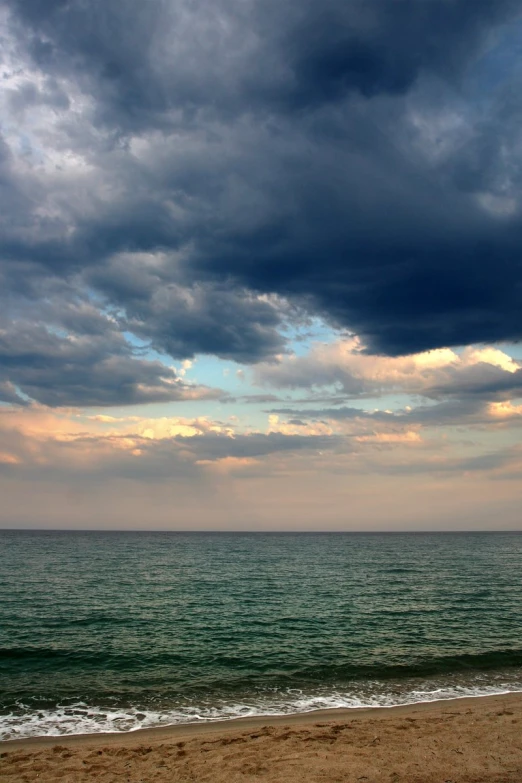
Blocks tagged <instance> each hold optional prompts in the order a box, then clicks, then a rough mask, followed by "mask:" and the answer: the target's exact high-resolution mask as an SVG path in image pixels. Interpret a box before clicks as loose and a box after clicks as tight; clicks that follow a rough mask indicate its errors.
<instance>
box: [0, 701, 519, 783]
mask: <svg viewBox="0 0 522 783" xmlns="http://www.w3.org/2000/svg"><path fill="white" fill-rule="evenodd" d="M521 729H522V694H518V693H517V694H507V695H505V696H490V697H482V698H475V699H456V700H451V701H442V702H433V703H431V704H419V705H412V706H407V707H396V708H391V709H386V708H382V709H381V708H379V709H364V710H332V711H321V712H314V713H308V714H305V715H293V716H285V717H281V718H263V717H260V718H250V719H241V720H236V721H228V722H223V723H210V724H209V723H206V724H198V725H185V726H176V727H171V728H159V729H148V730H142V731H137V732H132V733H128V734H104V735H100V734H98V735H88V736H85V735H84V736H70V737H60V738H56V737H47V738H35V739H30V740H14V741H10V742H4V743H1V744H0V781H2V783H3V782H4V781H6V782H7V781H9V783H14V782H15V781H17V783H18V781H39V783H48V782H49V783H50V782H51V781H62V783H81V782H83V781H92V780H97V781H102V782H103V783H116V781H122V782H123V783H151V781H157V783H167V782H169V783H170V782H173V781H176V782H177V781H180V783H181V782H184V781H213V783H221V782H223V783H225V781H226V783H235V781H250V780H252V781H253V780H264V781H267V783H272V781H274V782H275V781H278V782H279V781H289V783H292V782H293V781H296V782H297V781H347V782H348V781H362V783H382V781H391V782H392V783H393V782H396V783H399V782H400V783H421V781H422V783H493V782H495V783H511V781H512V782H513V783H515V781H516V783H520V781H522V732H521Z"/></svg>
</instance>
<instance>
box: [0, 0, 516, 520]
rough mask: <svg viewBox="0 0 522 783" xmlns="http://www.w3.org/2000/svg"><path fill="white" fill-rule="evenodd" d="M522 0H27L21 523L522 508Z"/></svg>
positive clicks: (2, 345) (16, 417)
mask: <svg viewBox="0 0 522 783" xmlns="http://www.w3.org/2000/svg"><path fill="white" fill-rule="evenodd" d="M521 34H522V0H495V2H491V0H473V2H469V0H288V2H284V3H282V2H280V0H199V2H197V3H194V2H192V0H149V2H146V3H144V2H143V1H142V0H89V2H85V0H0V74H1V90H0V498H1V503H0V527H4V528H82V529H83V528H94V529H119V528H128V529H156V530H180V529H181V530H211V529H219V530H347V531H350V530H362V531H364V530H487V529H513V530H520V529H522V511H521V509H522V503H521V501H522V491H521V486H522V484H521V479H522V446H521V443H520V433H521V425H522V346H521V345H520V338H521V337H522V317H521V314H522V266H521V249H522V92H521V90H520V84H521V77H522V56H521V55H522V51H521V50H522V43H521V41H522V35H521Z"/></svg>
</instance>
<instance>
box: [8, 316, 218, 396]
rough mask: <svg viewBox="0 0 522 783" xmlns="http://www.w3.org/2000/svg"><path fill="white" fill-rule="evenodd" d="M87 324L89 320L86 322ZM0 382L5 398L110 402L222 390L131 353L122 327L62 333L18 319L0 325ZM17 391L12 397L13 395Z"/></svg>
mask: <svg viewBox="0 0 522 783" xmlns="http://www.w3.org/2000/svg"><path fill="white" fill-rule="evenodd" d="M84 323H85V321H84ZM0 382H1V384H2V386H1V387H0V395H1V398H2V399H3V400H4V401H5V402H14V401H20V399H19V398H20V397H21V398H22V400H24V399H26V398H27V397H28V398H30V399H31V400H35V401H37V402H39V403H42V404H43V405H48V406H52V407H56V406H77V405H85V406H110V405H130V404H139V403H150V402H170V401H177V400H185V399H197V398H200V399H201V398H206V399H209V398H210V399H212V398H214V399H215V398H217V397H219V396H221V392H219V390H215V389H207V388H205V387H196V386H191V385H189V384H186V383H184V382H183V381H182V380H180V379H179V378H177V377H176V373H175V372H174V371H173V370H172V369H171V368H168V367H166V366H165V365H164V364H162V363H161V362H159V361H149V360H146V359H141V358H139V357H137V356H135V355H133V351H132V349H131V347H130V346H129V344H128V343H127V342H126V341H125V340H124V339H123V337H122V336H121V335H120V334H119V332H118V331H116V330H114V331H113V332H111V331H110V330H109V329H106V330H105V333H102V334H100V333H98V334H96V333H95V332H93V330H92V329H91V330H90V332H89V331H87V330H86V331H85V333H84V334H83V335H80V336H78V335H74V334H71V335H61V334H59V333H55V332H52V331H49V330H48V329H46V328H45V327H42V326H39V325H36V324H35V325H33V324H28V323H19V322H15V323H14V324H12V325H11V326H10V328H9V331H8V330H5V329H4V330H0ZM13 395H14V397H13Z"/></svg>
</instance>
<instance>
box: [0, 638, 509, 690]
mask: <svg viewBox="0 0 522 783" xmlns="http://www.w3.org/2000/svg"><path fill="white" fill-rule="evenodd" d="M394 657H395V660H394V661H393V662H390V663H383V662H382V660H381V662H379V661H377V660H375V656H374V654H373V652H372V650H371V649H370V650H368V652H367V653H366V655H365V654H364V653H363V652H362V651H361V650H358V662H357V663H353V662H351V661H350V660H349V659H348V660H346V661H343V662H340V663H332V662H326V663H324V664H318V663H316V662H315V661H314V662H311V661H310V662H309V663H306V662H302V664H301V665H296V663H295V662H294V663H292V664H287V667H288V668H286V670H285V665H284V662H282V661H281V660H280V659H279V656H277V657H276V656H275V657H273V658H271V657H269V656H267V657H266V662H265V664H266V665H264V664H263V662H260V661H259V660H256V661H255V662H254V661H253V660H250V659H249V658H248V657H245V658H241V657H239V656H234V657H231V656H225V655H219V654H215V655H212V656H210V657H209V658H208V659H205V658H203V657H200V658H199V659H198V660H197V661H194V658H193V657H192V656H190V655H188V654H187V655H183V654H181V653H170V652H159V653H153V652H150V653H149V654H148V655H147V657H146V660H144V659H143V657H141V658H140V659H139V660H138V659H137V657H136V655H131V654H126V653H123V652H115V653H111V652H109V651H103V652H102V653H101V652H100V651H99V650H78V649H63V648H54V647H48V648H46V647H32V648H31V647H3V648H0V673H1V672H2V670H3V669H5V670H6V672H7V670H8V669H9V668H10V667H11V666H15V667H18V666H19V667H23V668H24V669H25V670H26V671H27V668H28V666H30V665H31V664H33V665H34V666H35V668H40V667H42V666H49V667H53V668H54V667H60V668H61V667H63V666H64V665H67V666H69V667H74V668H77V669H78V670H83V669H84V668H89V667H91V666H92V667H96V668H98V669H100V668H103V669H105V670H107V669H114V670H117V671H119V672H122V671H125V670H134V669H135V668H136V667H139V668H140V670H142V671H143V670H144V669H145V670H148V671H149V672H154V670H155V669H156V668H158V669H161V670H164V669H165V667H169V666H171V667H177V666H181V667H187V670H188V669H189V668H190V667H191V666H192V667H194V665H195V664H196V666H197V667H198V668H201V667H202V666H203V667H207V666H209V664H211V666H212V667H213V668H218V669H219V668H220V667H226V668H227V670H228V671H229V673H230V674H233V672H234V670H235V672H236V673H237V676H234V677H233V678H232V679H233V683H234V687H237V685H238V684H239V683H245V684H247V683H249V682H252V680H258V679H259V677H260V676H263V675H266V676H267V677H268V678H272V677H273V672H274V671H277V675H278V679H281V680H283V681H288V680H289V679H292V680H296V681H314V682H315V681H317V680H321V681H326V682H328V681H332V680H339V679H350V680H351V679H368V678H372V677H379V678H380V679H389V678H396V677H403V676H405V677H409V676H431V675H437V674H444V673H452V672H459V671H466V670H476V671H490V670H493V669H504V668H508V667H516V666H522V648H509V649H500V650H489V651H482V652H466V653H455V654H453V655H442V656H419V657H414V656H412V655H411V653H405V654H404V656H400V655H396V656H394ZM245 669H249V670H250V671H252V672H253V674H252V676H245V675H244V673H243V674H241V673H242V672H244V670H245ZM207 671H208V678H207V679H206V684H207V685H208V686H209V687H212V686H213V685H214V684H216V683H218V682H221V681H222V677H221V676H220V677H219V679H217V680H216V681H215V682H212V679H211V676H210V669H208V670H207Z"/></svg>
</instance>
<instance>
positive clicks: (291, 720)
mask: <svg viewBox="0 0 522 783" xmlns="http://www.w3.org/2000/svg"><path fill="white" fill-rule="evenodd" d="M506 700H507V701H513V702H515V703H520V705H521V706H522V691H505V692H504V693H497V694H485V695H482V694H478V695H476V696H455V697H452V698H448V699H444V698H442V699H431V700H429V701H418V702H410V703H408V704H394V705H390V706H388V705H379V706H375V707H372V706H365V707H332V708H328V709H317V710H309V711H307V712H295V713H288V714H282V715H270V714H269V715H250V716H245V717H236V718H223V719H217V720H202V721H198V722H187V723H175V724H170V725H165V726H151V727H148V728H140V729H131V730H130V731H111V732H89V733H86V734H56V735H35V736H34V737H22V738H13V739H5V740H0V751H5V750H8V749H9V748H24V749H30V748H32V747H33V746H34V747H35V748H36V747H38V748H41V747H46V746H53V745H56V744H58V743H59V744H60V745H73V746H74V745H99V744H101V743H103V744H118V745H119V744H122V745H126V744H135V743H138V742H140V741H143V742H144V741H147V742H154V741H158V742H161V741H168V740H169V739H173V740H174V739H177V738H178V737H181V736H182V737H184V738H186V737H198V736H200V735H202V734H211V733H223V732H233V731H243V730H246V729H255V728H259V727H260V726H282V725H284V726H286V725H288V726H300V725H306V724H309V723H315V722H316V721H317V720H321V721H322V720H324V721H332V722H335V721H341V720H346V719H350V720H356V721H357V720H364V719H371V718H377V719H379V718H385V717H386V716H388V717H389V718H395V717H402V716H405V715H409V714H410V713H411V714H413V713H430V712H433V713H437V712H440V711H442V712H443V711H444V710H443V707H444V706H445V705H450V706H451V705H453V706H454V707H455V708H466V707H469V706H470V705H471V704H475V703H477V702H478V703H480V704H481V705H483V706H484V707H487V706H490V705H491V707H494V706H496V705H497V704H499V703H500V701H502V702H505V701H506Z"/></svg>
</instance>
